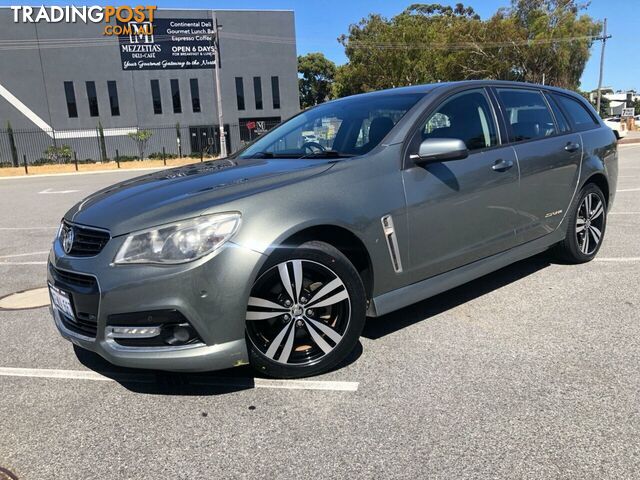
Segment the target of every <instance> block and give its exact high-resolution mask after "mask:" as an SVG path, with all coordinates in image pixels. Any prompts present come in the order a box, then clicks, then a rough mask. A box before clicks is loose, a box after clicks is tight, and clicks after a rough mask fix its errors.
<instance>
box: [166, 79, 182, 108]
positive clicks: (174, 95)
mask: <svg viewBox="0 0 640 480" xmlns="http://www.w3.org/2000/svg"><path fill="white" fill-rule="evenodd" d="M169 83H170V85H171V104H172V106H173V113H182V99H181V98H180V81H179V80H178V79H177V78H172V79H171V80H170V81H169Z"/></svg>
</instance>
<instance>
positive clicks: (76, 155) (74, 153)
mask: <svg viewBox="0 0 640 480" xmlns="http://www.w3.org/2000/svg"><path fill="white" fill-rule="evenodd" d="M73 163H75V164H76V172H77V171H78V154H77V153H76V151H75V150H74V151H73Z"/></svg>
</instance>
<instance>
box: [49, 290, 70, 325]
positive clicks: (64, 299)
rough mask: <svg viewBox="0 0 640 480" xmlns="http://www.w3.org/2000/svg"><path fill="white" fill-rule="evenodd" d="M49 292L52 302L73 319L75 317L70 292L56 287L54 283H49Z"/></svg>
mask: <svg viewBox="0 0 640 480" xmlns="http://www.w3.org/2000/svg"><path fill="white" fill-rule="evenodd" d="M49 292H51V302H52V303H53V306H54V308H56V309H58V310H59V311H60V312H62V313H64V314H65V315H66V316H68V317H70V318H72V319H73V318H75V316H74V314H73V308H72V307H71V300H70V299H69V294H68V293H66V292H63V291H62V290H60V289H58V288H56V287H54V286H53V285H49Z"/></svg>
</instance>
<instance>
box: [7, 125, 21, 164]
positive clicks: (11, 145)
mask: <svg viewBox="0 0 640 480" xmlns="http://www.w3.org/2000/svg"><path fill="white" fill-rule="evenodd" d="M7 135H8V136H9V149H10V150H11V162H12V163H13V166H14V167H18V166H19V165H20V164H19V162H18V149H17V147H16V139H15V137H14V135H13V128H11V122H7Z"/></svg>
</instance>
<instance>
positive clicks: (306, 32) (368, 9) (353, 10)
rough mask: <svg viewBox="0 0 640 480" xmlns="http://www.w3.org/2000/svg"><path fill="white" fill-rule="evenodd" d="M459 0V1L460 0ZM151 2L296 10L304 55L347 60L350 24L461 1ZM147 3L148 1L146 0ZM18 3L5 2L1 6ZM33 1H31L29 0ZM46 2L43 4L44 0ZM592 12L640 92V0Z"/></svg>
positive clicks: (476, 3)
mask: <svg viewBox="0 0 640 480" xmlns="http://www.w3.org/2000/svg"><path fill="white" fill-rule="evenodd" d="M458 1H459V0H458ZM147 2H148V3H150V4H153V5H157V6H158V7H159V8H162V7H165V8H202V9H253V10H263V9H277V10H293V11H294V12H295V19H296V37H297V38H296V40H297V48H298V54H299V55H302V54H305V53H309V52H322V53H324V54H325V55H326V56H327V57H328V58H329V59H331V60H333V61H334V62H336V63H337V64H342V63H345V62H346V61H347V58H346V57H345V55H344V48H343V47H342V45H340V44H339V43H338V41H337V38H338V36H340V35H341V34H343V33H346V32H347V29H348V27H349V25H350V24H352V23H357V22H358V21H359V20H360V19H362V18H363V17H366V16H367V15H368V14H369V13H380V14H382V15H384V16H386V17H392V16H394V15H396V14H398V13H400V12H401V11H402V10H404V9H405V8H406V7H407V6H409V5H411V4H412V3H442V4H449V5H453V4H455V3H457V1H453V2H451V1H447V0H440V1H439V2H438V1H437V0H423V1H422V2H420V0H404V1H403V0H321V1H317V0H316V1H311V0H187V1H177V0H156V1H155V2H153V3H152V2H150V1H149V0H147ZM43 3H44V4H45V5H68V4H77V5H102V4H105V2H100V1H91V0H88V1H85V2H74V1H66V2H58V1H53V2H43ZM106 3H108V4H110V5H120V4H128V5H132V4H137V2H135V1H128V2H118V1H110V2H106ZM140 3H146V2H140ZM463 3H465V5H470V6H472V7H473V8H474V9H475V10H476V12H477V13H478V14H480V16H481V17H482V18H487V17H490V16H491V15H492V14H493V13H494V12H495V11H496V10H497V9H498V8H500V7H506V6H509V4H510V0H467V1H465V2H463ZM15 4H18V2H15V3H14V2H10V3H7V2H3V1H2V0H0V6H8V5H15ZM25 4H30V2H25ZM39 4H40V3H38V5H39ZM587 13H588V14H589V15H591V16H592V17H593V18H596V19H600V20H601V19H604V18H605V17H606V18H607V30H608V33H610V34H611V35H612V38H611V39H610V40H608V41H607V45H606V50H605V64H604V79H603V86H611V87H613V88H614V89H616V90H618V89H620V90H627V89H632V88H633V89H635V90H638V91H640V28H639V27H640V0H592V1H591V3H590V5H589V7H588V9H587ZM599 61H600V42H596V43H594V46H593V47H592V51H591V57H590V60H589V62H588V64H587V66H586V68H585V71H584V74H583V76H582V79H581V88H582V89H583V90H592V89H594V88H596V87H597V85H598V69H599Z"/></svg>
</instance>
